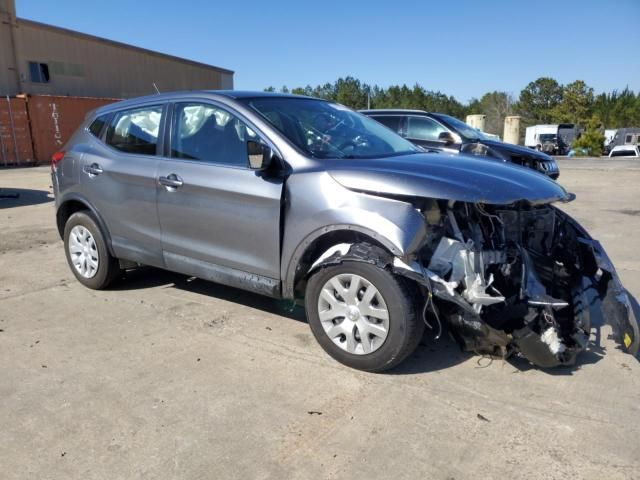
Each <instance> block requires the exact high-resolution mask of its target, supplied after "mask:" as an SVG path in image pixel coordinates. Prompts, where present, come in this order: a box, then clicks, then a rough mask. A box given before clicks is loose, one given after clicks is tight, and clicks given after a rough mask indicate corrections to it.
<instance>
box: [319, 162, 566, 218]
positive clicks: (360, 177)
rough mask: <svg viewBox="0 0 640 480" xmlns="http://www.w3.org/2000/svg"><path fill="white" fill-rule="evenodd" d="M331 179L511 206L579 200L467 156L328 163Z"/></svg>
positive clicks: (527, 172) (537, 179) (520, 170)
mask: <svg viewBox="0 0 640 480" xmlns="http://www.w3.org/2000/svg"><path fill="white" fill-rule="evenodd" d="M327 163H330V165H326V168H327V171H328V173H329V174H330V175H331V176H332V177H333V178H334V179H335V180H336V181H337V182H338V183H340V184H341V185H342V186H344V187H346V188H349V189H351V190H357V191H363V192H371V193H380V194H387V195H399V196H413V197H423V198H436V199H442V200H458V201H462V202H471V203H487V204H493V205H508V204H511V203H514V202H518V201H521V200H523V201H527V202H529V203H532V204H541V203H551V202H556V201H563V202H568V201H571V200H573V198H575V196H574V195H573V194H570V193H568V192H567V191H566V190H565V189H564V188H562V187H561V186H560V185H559V184H557V183H556V182H554V181H553V180H551V179H549V178H548V177H546V176H545V175H542V174H541V173H538V172H536V171H534V170H532V169H530V168H524V167H520V166H518V165H513V164H510V163H501V162H487V161H486V159H478V158H475V157H472V156H466V155H439V154H433V153H429V154H424V153H416V154H412V155H403V156H397V157H389V158H382V159H366V160H365V159H355V160H334V161H328V162H327Z"/></svg>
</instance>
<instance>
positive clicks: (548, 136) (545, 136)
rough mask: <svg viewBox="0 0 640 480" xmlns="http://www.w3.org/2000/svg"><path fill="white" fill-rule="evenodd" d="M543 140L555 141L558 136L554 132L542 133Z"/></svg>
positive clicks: (541, 138)
mask: <svg viewBox="0 0 640 480" xmlns="http://www.w3.org/2000/svg"><path fill="white" fill-rule="evenodd" d="M540 141H541V142H555V141H556V136H555V135H554V134H553V133H541V134H540Z"/></svg>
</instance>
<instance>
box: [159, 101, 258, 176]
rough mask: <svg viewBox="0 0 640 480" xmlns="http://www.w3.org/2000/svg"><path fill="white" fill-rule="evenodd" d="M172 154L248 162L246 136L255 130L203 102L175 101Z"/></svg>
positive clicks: (254, 137) (252, 136) (253, 137)
mask: <svg viewBox="0 0 640 480" xmlns="http://www.w3.org/2000/svg"><path fill="white" fill-rule="evenodd" d="M171 131H172V139H171V156H172V157H173V158H184V159H188V160H198V161H201V162H206V163H218V164H226V165H234V166H242V167H246V166H248V156H247V140H257V135H256V133H255V132H254V131H253V130H252V129H251V128H249V127H248V126H247V125H246V124H245V123H244V122H243V121H242V120H240V119H238V118H237V117H235V116H234V115H232V114H231V113H229V112H227V111H226V110H223V109H221V108H218V107H216V106H214V105H210V104H206V103H177V104H176V106H175V109H174V114H173V125H172V128H171Z"/></svg>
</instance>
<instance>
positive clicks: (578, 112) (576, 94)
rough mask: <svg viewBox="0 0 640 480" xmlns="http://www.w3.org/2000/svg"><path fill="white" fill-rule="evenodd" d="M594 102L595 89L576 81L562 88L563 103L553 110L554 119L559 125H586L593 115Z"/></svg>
mask: <svg viewBox="0 0 640 480" xmlns="http://www.w3.org/2000/svg"><path fill="white" fill-rule="evenodd" d="M593 101H594V97H593V88H591V87H589V86H588V85H587V84H586V83H584V82H583V81H582V80H576V81H575V82H572V83H570V84H568V85H565V86H564V87H563V88H562V102H560V103H559V104H558V105H556V107H555V108H554V109H553V119H554V120H555V121H556V122H558V123H577V124H578V125H586V124H587V123H588V122H589V121H590V120H591V116H592V114H593Z"/></svg>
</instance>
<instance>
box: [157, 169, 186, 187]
mask: <svg viewBox="0 0 640 480" xmlns="http://www.w3.org/2000/svg"><path fill="white" fill-rule="evenodd" d="M158 183H159V184H160V185H164V186H165V187H167V190H170V191H173V190H175V189H176V188H179V187H181V186H182V179H181V178H180V177H179V176H178V175H176V174H175V173H172V174H170V175H167V176H166V177H158Z"/></svg>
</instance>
